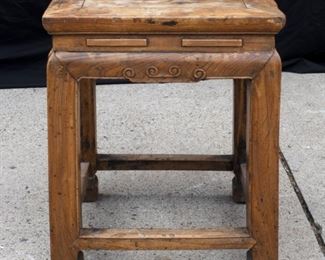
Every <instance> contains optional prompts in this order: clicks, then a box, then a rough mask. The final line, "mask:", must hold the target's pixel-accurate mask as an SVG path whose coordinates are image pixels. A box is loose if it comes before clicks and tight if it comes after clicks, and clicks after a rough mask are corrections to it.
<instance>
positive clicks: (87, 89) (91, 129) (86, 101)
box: [79, 79, 98, 202]
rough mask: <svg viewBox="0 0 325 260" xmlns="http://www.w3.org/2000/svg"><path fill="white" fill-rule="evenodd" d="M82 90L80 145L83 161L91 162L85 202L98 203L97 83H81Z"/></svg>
mask: <svg viewBox="0 0 325 260" xmlns="http://www.w3.org/2000/svg"><path fill="white" fill-rule="evenodd" d="M79 89H80V143H81V160H82V161H84V162H89V170H88V171H89V173H88V177H87V183H86V193H85V196H84V197H83V199H84V201H86V202H92V201H96V200H97V197H98V179H97V176H96V175H95V174H96V171H97V167H96V154H97V137H96V125H97V122H96V82H95V80H92V79H82V80H80V81H79Z"/></svg>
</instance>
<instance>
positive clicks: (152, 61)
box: [56, 51, 273, 83]
mask: <svg viewBox="0 0 325 260" xmlns="http://www.w3.org/2000/svg"><path fill="white" fill-rule="evenodd" d="M272 53H273V51H268V52H254V53H252V52H243V53H235V54H234V53H169V52H168V53H124V52H123V53H105V52H103V53H88V52H57V54H56V55H57V57H58V58H59V59H60V61H61V62H62V63H63V64H64V65H65V66H66V68H67V70H68V71H69V72H70V73H71V75H73V77H74V78H76V79H80V78H114V79H128V80H129V81H131V82H142V83H150V82H151V83H153V82H155V83H164V82H195V81H200V80H206V79H214V78H253V77H254V76H255V75H256V74H257V73H258V71H260V70H261V69H262V67H263V66H264V64H265V62H266V61H267V60H268V59H269V58H270V57H271V55H272Z"/></svg>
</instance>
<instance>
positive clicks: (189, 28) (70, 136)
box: [43, 0, 285, 260]
mask: <svg viewBox="0 0 325 260" xmlns="http://www.w3.org/2000/svg"><path fill="white" fill-rule="evenodd" d="M284 22H285V18H284V15H283V14H282V13H281V11H279V9H278V8H277V5H276V3H275V2H274V1H273V0H200V1H198V0H187V1H178V0H150V1H147V0H132V1H128V0H110V1H106V0H53V1H52V3H51V4H50V6H49V7H48V9H47V11H46V12H45V14H44V16H43V24H44V26H45V28H46V29H47V31H48V32H49V33H50V34H52V35H53V50H52V52H51V54H50V56H49V62H48V75H47V77H48V131H49V138H48V139H49V193H50V196H49V200H50V227H51V232H50V235H51V259H52V260H76V259H78V260H82V259H83V255H82V251H81V250H82V249H112V250H119V249H123V250H124V249H125V250H130V249H131V250H133V249H134V250H137V249H159V250H160V249H161V250H164V249H234V248H240V249H249V251H248V259H250V260H277V259H278V157H277V156H278V139H279V137H278V134H279V133H278V131H279V99H280V75H281V62H280V59H279V57H278V55H277V53H276V51H275V49H274V48H275V46H274V35H275V34H276V33H277V32H279V31H280V29H281V28H282V27H283V25H284ZM104 78H110V79H127V80H129V81H130V82H136V83H137V82H139V83H167V82H170V83H174V82H196V81H200V80H208V79H218V78H226V79H234V137H233V155H223V156H216V155H153V154H151V155H141V154H135V155H130V154H106V155H102V154H97V151H96V150H97V148H96V146H97V143H96V102H95V99H96V92H95V80H96V79H104ZM85 163H86V164H85ZM97 169H99V170H151V171H154V170H196V171H200V170H202V171H205V170H211V171H218V170H229V171H231V170H233V171H234V173H235V178H234V181H233V184H234V186H233V198H234V200H235V201H237V202H244V201H246V204H247V218H246V219H247V229H246V228H244V229H241V228H236V229H192V230H167V229H150V230H148V229H147V230H144V229H101V230H94V229H82V228H81V219H82V218H81V206H80V203H81V200H82V199H83V197H84V200H85V201H94V200H96V198H97V194H98V179H97V177H96V175H95V173H96V171H97ZM80 194H81V196H80Z"/></svg>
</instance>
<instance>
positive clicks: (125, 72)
mask: <svg viewBox="0 0 325 260" xmlns="http://www.w3.org/2000/svg"><path fill="white" fill-rule="evenodd" d="M122 74H123V77H124V78H126V79H131V78H134V77H135V71H134V69H131V68H125V69H124V70H123V72H122Z"/></svg>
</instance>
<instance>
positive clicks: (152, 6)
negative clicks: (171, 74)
mask: <svg viewBox="0 0 325 260" xmlns="http://www.w3.org/2000/svg"><path fill="white" fill-rule="evenodd" d="M94 21H95V22H94ZM43 25H44V27H45V28H46V30H47V31H48V32H50V33H51V34H62V33H84V32H87V33H108V32H114V33H123V32H127V33H139V32H168V33H171V32H178V33H180V32H182V33H186V32H192V33H193V32H196V33H202V32H213V33H225V32H230V33H234V32H236V33H238V32H240V33H248V32H250V33H273V34H274V33H276V32H278V31H280V30H281V28H282V27H283V25H284V15H283V14H282V13H281V12H280V11H279V9H278V8H277V7H276V5H275V4H274V2H273V1H270V0H260V1H252V0H249V1H246V0H245V1H243V0H200V1H198V0H188V1H176V0H151V1H146V0H136V1H135V0H132V1H122V0H110V1H106V0H96V1H94V0H82V1H81V0H75V1H70V0H60V1H53V2H52V4H51V5H50V7H49V8H48V9H47V11H46V12H45V14H44V16H43Z"/></svg>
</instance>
